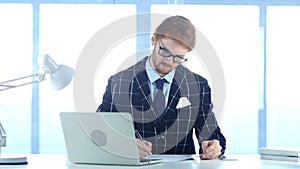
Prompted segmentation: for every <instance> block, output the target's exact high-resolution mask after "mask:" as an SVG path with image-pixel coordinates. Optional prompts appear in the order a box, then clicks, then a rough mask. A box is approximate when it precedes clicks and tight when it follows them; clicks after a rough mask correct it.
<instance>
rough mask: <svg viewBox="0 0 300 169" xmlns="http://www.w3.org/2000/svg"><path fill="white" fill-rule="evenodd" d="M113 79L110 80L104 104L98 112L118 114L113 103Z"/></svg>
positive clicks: (103, 100) (104, 96)
mask: <svg viewBox="0 0 300 169" xmlns="http://www.w3.org/2000/svg"><path fill="white" fill-rule="evenodd" d="M111 84H112V77H110V78H109V79H108V83H107V86H106V89H105V93H104V95H103V99H102V103H101V104H100V106H99V107H98V108H97V112H117V110H116V107H115V106H114V104H113V102H112V85H111Z"/></svg>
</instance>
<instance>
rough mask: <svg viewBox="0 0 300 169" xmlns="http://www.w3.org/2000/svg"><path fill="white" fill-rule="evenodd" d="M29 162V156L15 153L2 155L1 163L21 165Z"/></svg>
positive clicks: (0, 156)
mask: <svg viewBox="0 0 300 169" xmlns="http://www.w3.org/2000/svg"><path fill="white" fill-rule="evenodd" d="M20 164H27V158H26V157H22V156H14V155H2V154H1V155H0V165H20Z"/></svg>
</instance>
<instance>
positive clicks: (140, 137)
mask: <svg viewBox="0 0 300 169" xmlns="http://www.w3.org/2000/svg"><path fill="white" fill-rule="evenodd" d="M135 135H136V136H137V137H138V138H139V139H140V140H141V141H142V142H144V141H145V140H144V139H143V137H142V135H141V134H140V132H139V131H137V130H135ZM149 154H150V155H152V153H151V151H150V152H149Z"/></svg>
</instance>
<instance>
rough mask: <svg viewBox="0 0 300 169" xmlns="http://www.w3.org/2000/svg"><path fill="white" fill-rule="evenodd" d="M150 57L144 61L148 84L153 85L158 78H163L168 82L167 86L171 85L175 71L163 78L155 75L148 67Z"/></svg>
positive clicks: (149, 66)
mask: <svg viewBox="0 0 300 169" xmlns="http://www.w3.org/2000/svg"><path fill="white" fill-rule="evenodd" d="M150 57H151V56H149V57H148V59H147V61H146V72H147V74H148V77H149V80H150V82H151V83H154V81H155V80H157V79H159V78H165V79H166V80H167V81H168V83H169V84H170V83H172V81H173V77H174V75H175V70H176V69H174V70H172V71H171V72H170V73H168V74H166V75H165V76H163V77H160V76H159V74H157V73H156V72H155V71H154V69H153V68H152V67H151V65H150Z"/></svg>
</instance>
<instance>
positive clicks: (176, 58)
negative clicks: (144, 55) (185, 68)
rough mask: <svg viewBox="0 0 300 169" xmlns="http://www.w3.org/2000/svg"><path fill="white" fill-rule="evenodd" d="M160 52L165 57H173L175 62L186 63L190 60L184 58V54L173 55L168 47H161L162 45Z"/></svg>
mask: <svg viewBox="0 0 300 169" xmlns="http://www.w3.org/2000/svg"><path fill="white" fill-rule="evenodd" d="M158 54H159V55H160V56H162V57H165V58H168V57H173V62H175V63H184V62H186V61H187V60H188V59H185V58H183V57H182V56H178V55H173V54H172V53H171V52H170V51H169V50H168V49H166V48H164V47H161V45H159V50H158Z"/></svg>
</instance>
